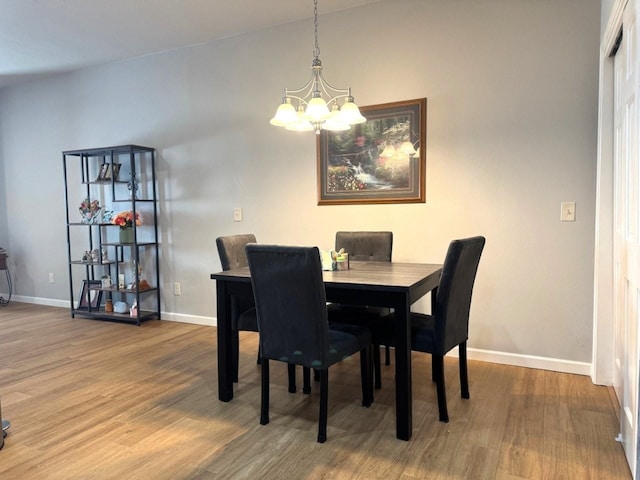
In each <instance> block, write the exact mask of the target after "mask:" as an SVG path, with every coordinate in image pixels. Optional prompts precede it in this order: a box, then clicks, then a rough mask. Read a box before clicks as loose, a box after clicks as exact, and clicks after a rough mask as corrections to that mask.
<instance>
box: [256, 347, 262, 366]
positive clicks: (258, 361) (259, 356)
mask: <svg viewBox="0 0 640 480" xmlns="http://www.w3.org/2000/svg"><path fill="white" fill-rule="evenodd" d="M256 363H257V364H258V365H260V364H261V363H262V354H261V353H260V345H259V344H258V358H256Z"/></svg>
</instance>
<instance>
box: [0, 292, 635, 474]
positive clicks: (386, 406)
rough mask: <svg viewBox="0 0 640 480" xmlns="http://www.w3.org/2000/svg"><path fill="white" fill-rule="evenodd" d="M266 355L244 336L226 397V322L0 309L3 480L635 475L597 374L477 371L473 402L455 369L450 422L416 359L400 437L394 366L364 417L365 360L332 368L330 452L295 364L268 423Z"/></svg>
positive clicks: (476, 366)
mask: <svg viewBox="0 0 640 480" xmlns="http://www.w3.org/2000/svg"><path fill="white" fill-rule="evenodd" d="M256 345H257V338H256V334H253V333H245V334H243V335H242V337H241V371H240V383H239V384H238V385H237V386H236V390H235V392H236V393H235V398H234V400H233V401H231V402H230V403H222V402H219V401H218V399H217V389H218V387H217V381H216V376H217V375H216V363H217V360H216V339H215V328H214V327H202V326H195V325H187V324H180V323H173V322H166V321H152V322H148V323H145V324H144V325H143V326H141V327H135V326H130V325H120V324H114V323H105V322H99V321H94V320H88V319H82V318H76V319H72V318H70V315H69V312H68V310H66V309H59V308H52V307H42V306H34V305H26V304H20V303H11V304H10V305H9V306H7V307H1V308H0V399H1V402H2V413H3V416H4V417H5V418H6V419H9V420H11V422H12V427H11V430H10V433H9V435H8V437H7V438H6V439H5V446H4V449H3V450H1V451H0V479H2V480H12V479H20V480H25V479H39V480H40V479H46V480H52V479H65V480H67V479H111V478H113V479H154V480H158V479H172V480H173V479H251V480H254V479H319V478H323V479H343V478H346V479H350V478H358V479H378V478H379V479H385V480H391V479H403V480H411V479H494V478H496V479H511V480H513V479H536V480H537V479H581V480H583V479H598V480H606V479H629V478H631V475H630V473H629V470H628V467H627V464H626V462H625V459H624V454H623V452H622V447H621V446H620V445H619V444H618V443H616V442H615V441H614V437H615V436H616V434H617V433H618V421H617V418H616V414H615V410H614V405H613V402H612V399H611V398H612V397H611V395H610V391H609V389H608V388H606V387H599V386H594V385H593V384H592V383H591V381H590V379H589V378H588V377H584V376H577V375H567V374H559V373H553V372H546V371H542V370H533V369H526V368H518V367H509V366H504V365H497V364H491V363H483V362H474V361H471V362H470V364H469V378H470V390H471V399H470V400H462V399H460V387H459V383H458V375H457V360H456V359H447V360H446V375H447V379H448V400H449V416H450V418H451V421H450V422H449V423H448V424H444V423H440V422H439V421H438V415H437V406H436V394H435V388H434V385H433V384H432V382H431V381H430V379H429V377H430V359H429V358H428V356H427V355H423V354H414V357H413V360H414V370H413V382H414V383H413V384H414V389H413V398H414V402H413V405H414V413H413V419H414V420H413V425H414V427H413V432H414V433H413V438H412V439H411V441H409V442H403V441H401V440H397V439H396V438H395V414H394V391H393V366H391V367H383V370H384V371H383V388H382V390H380V391H376V398H375V402H374V404H373V406H372V407H371V408H369V409H366V408H363V407H361V406H360V387H359V362H358V359H357V357H356V358H355V359H353V360H350V361H347V362H344V363H343V364H341V365H337V366H335V367H333V368H332V369H331V370H330V372H329V381H330V391H329V428H328V440H327V443H325V444H323V445H321V444H318V443H316V434H317V411H318V400H319V398H318V388H317V387H314V391H313V393H312V395H310V396H307V395H303V394H302V393H296V394H289V393H287V390H286V370H285V368H284V366H281V365H275V364H274V365H273V367H272V379H271V380H272V382H271V423H270V424H269V425H266V426H261V425H260V424H259V407H260V375H259V367H257V366H256V363H255V354H256ZM298 375H299V377H301V373H300V372H298ZM298 381H299V383H301V379H300V378H299V379H298Z"/></svg>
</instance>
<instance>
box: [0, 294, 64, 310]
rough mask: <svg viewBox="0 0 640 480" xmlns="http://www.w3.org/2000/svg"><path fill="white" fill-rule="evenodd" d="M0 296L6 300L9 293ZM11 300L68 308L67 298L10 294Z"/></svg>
mask: <svg viewBox="0 0 640 480" xmlns="http://www.w3.org/2000/svg"><path fill="white" fill-rule="evenodd" d="M0 297H2V298H4V299H5V300H7V299H8V298H9V294H8V293H0ZM11 302H20V303H31V304H33V305H46V306H48V307H61V308H70V307H69V300H56V299H54V298H41V297H25V296H23V295H12V296H11Z"/></svg>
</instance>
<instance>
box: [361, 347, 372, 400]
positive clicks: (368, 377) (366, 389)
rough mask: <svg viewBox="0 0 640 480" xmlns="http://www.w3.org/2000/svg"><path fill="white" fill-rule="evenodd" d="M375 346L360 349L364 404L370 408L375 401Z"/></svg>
mask: <svg viewBox="0 0 640 480" xmlns="http://www.w3.org/2000/svg"><path fill="white" fill-rule="evenodd" d="M372 348H373V347H367V348H365V349H364V350H360V377H361V382H362V406H363V407H367V408H369V407H370V406H371V404H372V403H373V372H372V367H373V365H372V361H371V360H372V359H371V356H372V355H373V351H372Z"/></svg>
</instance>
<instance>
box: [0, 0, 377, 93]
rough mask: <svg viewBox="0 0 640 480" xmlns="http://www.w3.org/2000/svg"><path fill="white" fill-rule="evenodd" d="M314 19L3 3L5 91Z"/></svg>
mask: <svg viewBox="0 0 640 480" xmlns="http://www.w3.org/2000/svg"><path fill="white" fill-rule="evenodd" d="M377 1H380V0H320V1H319V5H318V14H319V15H320V16H322V15H324V14H328V13H333V12H337V11H340V10H347V9H349V8H353V7H357V6H361V5H365V4H368V3H375V2H377ZM312 17H313V2H312V1H311V0H0V87H3V86H8V85H14V84H17V83H20V82H25V81H28V80H31V79H33V78H36V77H38V76H43V75H50V74H52V73H60V72H65V71H70V70H75V69H79V68H83V67H86V66H89V65H96V64H100V63H108V62H112V61H117V60H123V59H127V58H134V57H139V56H143V55H149V54H153V53H158V52H162V51H166V50H172V49H176V48H181V47H186V46H189V45H197V44H203V43H208V42H212V41H214V40H217V39H220V38H224V37H229V36H233V35H238V34H241V33H245V32H249V31H255V30H260V29H264V28H268V27H273V26H276V25H282V24H286V23H291V22H296V21H299V20H303V19H306V18H312Z"/></svg>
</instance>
